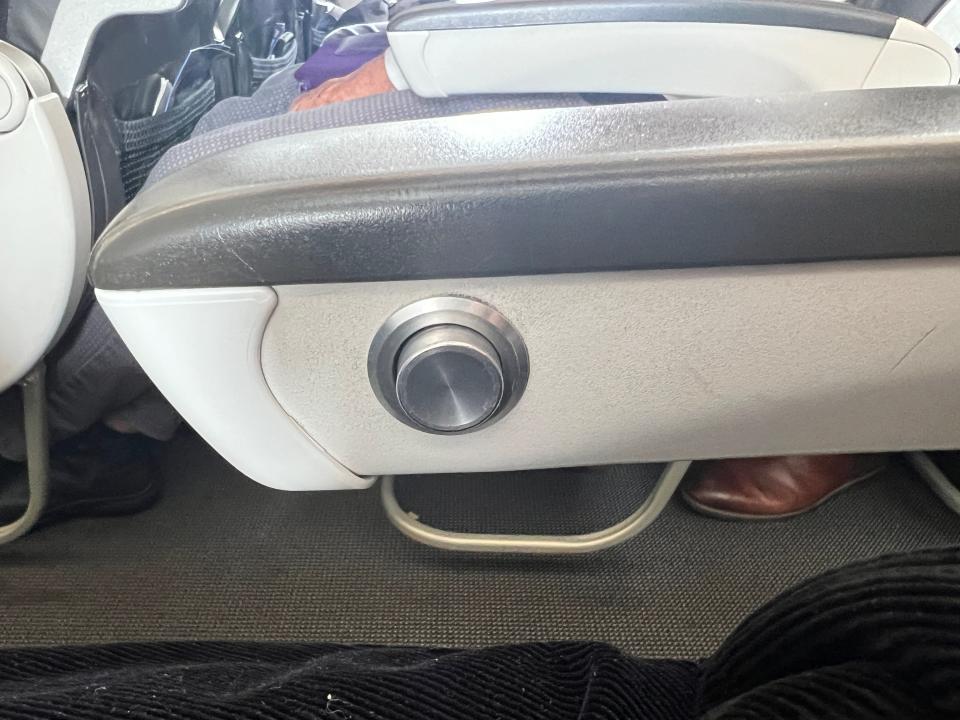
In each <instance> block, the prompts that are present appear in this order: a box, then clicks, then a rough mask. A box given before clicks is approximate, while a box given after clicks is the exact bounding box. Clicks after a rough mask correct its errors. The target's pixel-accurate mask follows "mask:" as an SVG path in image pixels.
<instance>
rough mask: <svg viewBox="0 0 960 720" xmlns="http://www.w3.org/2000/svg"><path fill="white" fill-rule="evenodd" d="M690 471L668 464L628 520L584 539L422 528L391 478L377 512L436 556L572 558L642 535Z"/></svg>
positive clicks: (686, 464)
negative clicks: (402, 502) (436, 552)
mask: <svg viewBox="0 0 960 720" xmlns="http://www.w3.org/2000/svg"><path fill="white" fill-rule="evenodd" d="M689 468H690V461H688V460H682V461H678V462H673V463H670V464H669V465H667V466H666V468H664V470H663V473H662V474H661V475H660V479H659V480H657V484H656V485H655V486H654V488H653V490H652V491H651V492H650V494H649V495H648V496H647V498H646V500H644V501H643V504H642V505H641V506H640V508H639V509H638V510H637V511H636V512H635V513H633V514H632V515H631V516H630V517H628V518H626V519H625V520H622V521H620V522H618V523H617V524H616V525H612V526H611V527H608V528H606V529H604V530H599V531H597V532H592V533H586V534H584V535H493V534H489V535H487V534H479V533H458V532H449V531H447V530H440V529H438V528H435V527H432V526H430V525H426V524H424V523H422V522H420V521H419V520H417V519H416V518H414V517H413V516H412V515H411V514H410V513H408V512H407V511H406V510H404V509H403V508H402V507H400V503H399V502H398V501H397V496H396V493H395V492H394V478H393V477H392V476H389V475H388V476H385V477H384V478H383V480H382V481H381V483H380V498H381V500H382V501H383V509H384V510H385V511H386V513H387V517H388V518H389V519H390V522H392V523H393V524H394V526H395V527H396V528H397V529H398V530H399V531H400V532H402V533H403V534H404V535H406V536H407V537H408V538H410V539H411V540H416V541H417V542H419V543H423V544H424V545H430V546H432V547H435V548H440V549H441V550H455V551H458V552H475V553H523V554H530V555H575V554H580V553H591V552H597V551H598V550H606V549H607V548H611V547H614V546H615V545H619V544H620V543H623V542H626V541H627V540H629V539H630V538H632V537H634V536H635V535H637V534H638V533H639V532H641V531H642V530H644V529H646V528H647V527H648V526H649V525H650V523H652V522H653V521H654V520H656V519H657V517H658V516H659V515H660V513H661V512H662V511H663V509H664V508H665V507H666V506H667V503H668V502H669V501H670V498H671V497H672V496H673V493H674V491H675V490H676V489H677V487H679V485H680V482H681V481H682V480H683V477H684V475H686V473H687V470H688V469H689Z"/></svg>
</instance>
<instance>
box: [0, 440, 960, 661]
mask: <svg viewBox="0 0 960 720" xmlns="http://www.w3.org/2000/svg"><path fill="white" fill-rule="evenodd" d="M657 472H658V468H657V467H652V466H635V467H617V468H607V469H592V470H567V471H544V472H535V473H516V474H505V475H499V476H486V477H482V478H476V477H472V478H471V477H466V478H465V477H437V478H413V479H405V480H403V481H402V482H401V483H400V486H399V491H398V494H399V495H400V497H401V500H402V502H403V504H404V506H405V507H406V508H407V509H409V510H412V511H415V512H417V513H418V514H419V515H420V516H421V517H422V518H424V519H426V520H428V521H432V522H434V523H438V524H442V525H444V526H445V527H449V528H451V529H468V528H472V529H485V530H488V531H489V530H501V531H502V530H510V529H522V530H525V531H527V532H537V531H541V532H546V531H564V532H578V531H580V532H582V531H585V530H590V529H597V528H598V527H600V526H601V525H602V524H604V523H610V522H613V521H615V520H617V519H619V517H622V516H624V515H626V514H628V513H629V512H630V511H631V510H632V509H633V508H634V506H635V505H636V504H637V503H638V501H639V499H640V498H641V497H642V496H643V494H644V493H645V492H646V491H647V489H649V487H650V484H651V482H652V481H653V479H654V478H655V476H656V474H657ZM164 473H165V475H166V476H167V478H168V486H167V490H166V495H165V497H164V498H163V500H162V501H161V502H160V504H158V505H157V506H156V507H154V508H153V509H151V510H149V511H147V512H145V513H143V514H141V515H138V516H134V517H124V518H109V519H99V520H77V521H73V522H70V523H67V524H64V525H61V526H59V527H54V528H50V529H48V530H45V531H43V532H40V533H37V534H35V535H32V536H30V537H28V538H26V539H24V540H22V541H20V542H18V543H16V544H14V545H12V546H9V547H5V548H0V617H2V618H3V622H2V623H0V645H4V646H11V645H38V644H41V645H42V644H53V643H70V644H76V643H91V642H114V641H138V640H172V639H197V640H205V639H226V640H308V641H335V642H344V643H402V644H417V645H451V646H477V645H487V644H497V643H512V642H521V641H530V640H543V639H590V640H602V641H608V642H611V643H613V644H615V645H618V646H620V647H621V648H623V649H625V650H627V651H630V652H633V653H637V654H641V655H647V656H680V657H696V656H701V655H704V654H707V653H709V652H710V651H711V650H712V649H713V648H715V647H716V646H717V644H718V643H719V642H720V641H721V640H722V639H723V638H724V637H725V636H726V635H727V633H729V632H730V630H732V629H733V627H734V626H735V625H736V624H737V623H738V622H739V621H740V620H741V619H743V618H744V617H745V616H746V615H747V614H748V613H750V612H751V611H752V610H753V609H754V608H756V607H758V606H759V605H761V604H762V603H764V602H765V601H767V600H769V599H770V598H772V597H773V596H774V595H776V594H777V593H778V592H780V591H782V590H784V589H786V588H789V587H790V586H791V585H793V584H795V583H797V582H798V581H800V580H802V579H804V578H807V577H809V576H811V575H814V574H816V573H819V572H821V571H823V570H826V569H829V568H833V567H836V566H838V565H841V564H843V563H846V562H849V561H852V560H857V559H860V558H867V557H873V556H876V555H880V554H883V553H888V552H893V551H898V550H909V549H915V548H921V547H933V546H942V545H950V544H960V517H957V516H955V515H952V514H951V513H949V512H948V511H947V510H946V509H945V508H943V507H942V506H941V505H940V503H939V502H938V501H937V500H936V499H935V498H934V497H933V496H932V494H931V493H930V491H929V490H928V489H927V488H926V486H925V485H923V484H922V483H921V482H920V481H919V480H918V479H917V478H916V477H914V476H913V474H912V473H911V471H909V470H907V469H906V468H905V467H904V466H902V465H896V464H895V465H894V466H892V468H891V469H890V470H889V471H888V472H886V473H885V474H884V475H883V476H881V477H878V478H876V479H874V480H872V481H869V482H866V483H863V484H861V485H859V486H857V487H854V488H853V489H851V490H849V491H847V492H846V493H844V494H842V495H840V496H838V497H837V498H836V499H835V500H833V501H831V502H830V503H828V504H826V505H824V506H823V507H821V508H820V509H818V510H817V511H815V512H813V513H811V514H809V515H806V516H803V517H800V518H796V519H794V520H790V521H784V522H777V523H766V524H735V523H727V522H721V521H717V520H710V519H706V518H701V517H699V516H697V515H694V514H693V513H691V512H690V511H689V510H687V509H686V508H685V507H684V506H683V505H682V504H681V503H680V502H679V501H677V500H674V502H673V504H672V505H671V506H670V507H669V508H668V509H667V510H666V511H665V513H664V514H663V516H661V518H660V519H659V520H658V521H657V522H656V523H655V524H654V525H653V526H651V527H650V528H649V529H648V530H647V531H646V532H644V533H643V534H642V535H641V536H639V537H638V538H636V539H635V540H633V541H631V542H630V543H629V544H627V545H624V546H621V547H619V548H616V549H613V550H610V551H607V552H604V553H602V554H599V555H594V556H584V557H576V558H536V559H524V558H504V557H464V556H456V555H450V554H444V553H442V552H440V551H435V550H432V549H429V548H426V547H421V546H418V545H415V544H413V543H411V542H410V541H408V540H407V539H405V538H404V537H402V536H401V535H399V534H398V533H397V532H396V531H395V530H394V529H393V528H392V527H391V526H390V525H389V523H388V522H387V521H386V519H385V518H384V517H383V515H382V512H381V510H380V505H379V496H378V493H377V492H376V491H375V490H374V491H365V492H357V493H326V494H324V493H318V494H287V493H281V492H276V491H272V490H269V489H267V488H264V487H261V486H259V485H256V484H254V483H253V482H251V481H249V480H247V479H245V478H244V477H242V476H241V475H240V474H239V473H237V472H236V471H234V470H233V469H232V468H230V467H229V466H228V465H227V464H226V463H225V462H223V461H222V460H221V459H220V458H219V457H218V456H217V455H216V454H214V453H213V452H212V451H211V450H210V449H209V448H208V447H207V446H206V445H204V444H203V442H202V441H200V440H199V439H198V438H197V437H196V436H194V435H191V434H184V435H183V436H181V437H179V438H178V439H177V440H175V441H174V443H172V444H171V446H170V447H169V449H168V452H167V454H166V457H165V460H164ZM480 490H482V492H479V491H480Z"/></svg>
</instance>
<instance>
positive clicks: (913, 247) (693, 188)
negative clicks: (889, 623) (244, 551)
mask: <svg viewBox="0 0 960 720" xmlns="http://www.w3.org/2000/svg"><path fill="white" fill-rule="evenodd" d="M387 34H388V38H389V45H390V48H389V50H388V52H387V57H386V59H387V68H388V71H389V74H390V77H391V80H392V81H393V84H394V85H395V86H396V87H398V88H399V89H400V92H398V93H395V94H391V95H384V96H376V97H374V98H368V99H365V100H361V101H355V102H352V103H345V104H344V106H342V107H332V108H321V109H318V110H313V111H308V112H304V113H297V114H285V115H278V116H271V117H266V118H260V119H252V120H247V121H245V122H240V123H239V124H236V125H225V126H224V127H214V126H217V125H218V123H217V122H211V123H210V126H211V127H210V128H208V131H207V132H203V133H200V134H197V135H195V137H194V138H193V139H191V140H189V141H187V142H185V143H184V144H183V145H181V146H179V147H178V148H175V149H174V150H172V151H171V152H170V153H168V154H167V156H165V158H164V159H163V160H162V161H161V163H160V165H159V166H158V168H157V170H156V171H155V173H154V176H153V177H152V178H151V180H150V181H148V183H147V186H146V187H145V188H144V190H143V191H142V192H141V193H140V194H139V195H138V196H137V197H136V198H135V199H134V201H133V202H132V203H131V204H130V205H129V206H128V207H127V208H126V209H125V210H124V211H123V212H122V213H121V214H120V215H119V216H118V217H117V218H116V219H115V220H114V222H113V223H112V224H111V225H110V227H109V228H108V229H107V230H106V231H105V233H104V234H103V236H102V237H101V239H100V241H99V242H98V244H97V246H96V249H95V251H94V254H93V259H92V263H91V269H90V276H91V278H92V281H93V284H94V285H95V287H96V289H97V297H98V299H99V301H100V303H101V304H102V305H103V307H104V309H105V311H106V312H107V314H108V316H109V317H110V318H111V320H112V322H113V323H114V325H115V327H116V328H117V330H118V332H119V333H120V334H121V336H122V337H123V338H124V340H125V342H126V343H127V345H128V346H129V347H130V349H131V351H132V352H133V353H134V355H135V356H136V357H137V359H138V361H139V362H140V363H141V364H142V366H143V367H144V369H145V370H146V372H147V373H148V374H149V375H150V377H151V378H152V379H153V380H154V382H155V383H156V384H157V386H158V387H159V388H160V390H161V391H162V392H163V393H164V394H165V395H166V396H167V398H168V399H169V400H170V401H171V403H172V404H173V405H174V406H175V407H176V408H177V410H178V411H179V412H180V413H181V414H182V415H183V416H184V417H185V418H186V419H187V421H188V422H190V424H191V425H192V426H193V427H194V428H195V429H196V430H197V431H198V432H199V433H200V434H201V435H203V436H204V437H205V439H206V440H207V441H208V442H209V443H210V444H211V445H212V446H213V447H214V448H215V449H216V450H218V451H219V452H220V453H221V454H222V455H223V456H224V457H225V458H226V459H227V460H229V461H230V462H231V463H232V464H234V465H235V466H236V467H237V468H238V469H240V470H241V471H242V472H244V473H245V474H247V475H248V476H249V477H251V478H253V479H254V480H257V481H258V482H261V483H263V484H266V485H269V486H271V487H275V488H281V489H287V490H333V489H347V488H361V487H366V486H368V485H370V484H371V483H372V482H373V480H374V478H376V477H377V476H385V478H386V480H385V482H384V483H383V484H382V488H383V497H384V503H385V506H386V508H387V511H388V514H389V515H390V518H391V520H392V521H394V523H395V524H397V525H398V527H400V529H401V530H403V531H404V532H405V533H407V534H408V535H410V536H411V537H415V538H416V539H418V540H421V541H424V542H428V543H431V544H434V545H437V546H440V547H447V548H452V549H467V550H477V551H498V552H585V551H588V550H596V549H599V548H601V547H608V546H610V545H611V544H615V543H617V542H621V541H623V540H624V539H625V538H627V537H630V536H631V535H632V534H634V533H635V532H638V531H639V530H641V529H643V528H644V527H646V526H647V525H648V524H649V523H650V522H651V521H652V520H653V519H654V518H655V517H656V515H657V513H658V512H659V511H660V510H661V509H662V507H663V506H664V505H665V503H666V501H667V500H668V499H669V497H670V495H671V494H672V492H673V490H674V489H675V488H676V486H677V485H678V483H679V482H680V480H681V479H682V477H683V474H684V471H685V470H686V468H687V466H688V465H689V461H691V460H695V459H701V458H718V457H735V456H759V455H772V454H787V453H826V452H861V451H895V450H910V449H918V448H928V449H933V448H948V447H956V446H958V445H960V426H958V425H957V423H956V422H955V418H956V417H957V413H958V411H960V392H954V391H953V390H951V388H955V387H957V383H956V382H955V381H956V377H957V365H956V361H955V348H956V346H957V342H958V341H960V325H957V324H956V323H955V322H954V321H953V319H952V318H953V316H954V314H955V313H954V308H955V307H956V306H957V302H958V301H960V296H958V293H960V290H958V288H960V283H958V282H957V280H958V279H960V261H958V260H957V257H956V256H957V255H958V253H960V241H958V239H957V236H956V233H955V231H954V222H953V215H954V213H953V212H952V207H953V201H954V198H953V195H954V192H953V188H954V187H955V186H956V183H957V182H958V181H960V170H957V168H958V167H960V163H956V162H952V161H951V159H950V158H953V156H955V155H960V90H958V89H957V88H956V87H955V86H956V83H957V79H958V62H957V56H956V53H955V52H954V50H953V47H952V46H951V45H950V44H949V43H947V42H945V41H944V40H942V39H941V38H940V37H939V36H937V35H936V34H935V33H933V32H931V31H930V30H929V29H927V28H925V27H924V26H922V25H920V24H918V23H914V22H911V21H909V20H906V19H904V18H898V17H896V16H892V15H889V14H885V13H880V12H875V11H870V10H865V9H862V8H857V7H853V6H849V5H846V4H842V3H835V2H817V1H815V0H810V1H809V2H781V1H780V0H730V1H729V2H724V3H717V4H704V3H702V2H692V1H690V2H687V1H686V0H677V1H676V2H672V3H649V2H645V1H644V0H610V1H606V0H605V1H602V2H581V1H580V0H552V1H551V0H545V1H544V2H536V1H534V2H523V1H519V0H494V1H493V2H486V3H456V2H441V3H429V4H422V5H419V6H414V7H412V8H408V9H405V10H404V11H403V12H401V13H398V14H396V15H395V16H392V17H391V21H390V25H389V27H388V30H387ZM589 93H614V94H656V95H662V96H665V97H667V98H670V100H669V101H666V102H646V103H632V102H628V103H621V104H614V105H591V104H587V103H580V102H578V101H576V100H574V101H571V102H569V103H568V106H567V107H555V106H545V105H546V104H545V103H543V101H542V100H540V101H536V100H535V101H534V102H539V103H540V104H539V105H537V106H536V107H532V108H529V109H508V107H509V104H508V103H509V102H510V101H512V102H517V101H518V98H519V97H521V96H530V95H532V96H533V97H535V98H542V97H544V96H545V95H546V96H554V97H553V98H551V100H553V101H554V102H553V103H552V105H556V104H557V103H556V97H557V96H560V97H562V98H567V99H569V98H571V97H574V98H576V97H577V96H580V95H581V94H589ZM496 96H502V97H501V98H500V99H496ZM470 102H472V103H475V105H474V106H473V107H468V104H469V103H470ZM458 103H460V105H459V106H458ZM483 103H489V105H483ZM504 103H507V104H504ZM560 104H562V101H561V103H560ZM570 105H572V106H570ZM441 108H442V109H441ZM458 108H459V109H458ZM477 110H484V111H483V112H475V111H477ZM214 112H216V111H214ZM378 113H380V114H378ZM254 114H256V113H254ZM358 116H359V117H358ZM367 120H371V121H372V122H367ZM957 159H960V158H957ZM655 461H667V462H669V463H670V464H669V465H668V467H667V470H666V471H665V472H664V475H663V476H662V478H661V481H660V483H659V485H658V487H657V489H656V490H655V491H654V492H653V493H652V495H651V497H650V498H649V499H648V501H647V502H646V503H645V504H644V506H643V507H642V508H640V509H639V510H638V511H637V513H635V514H634V515H633V516H631V517H630V518H628V519H627V521H624V523H621V524H619V525H618V526H615V527H614V528H611V529H610V530H609V531H604V532H602V533H599V534H594V535H592V536H589V537H586V536H585V537H575V538H564V537H549V536H547V537H535V538H522V537H521V538H515V537H509V536H507V537H503V536H462V535H456V534H451V533H443V532H440V531H436V530H433V529H431V528H428V527H426V526H424V525H423V524H421V523H419V522H418V521H417V520H416V519H414V518H410V517H409V516H408V515H407V514H406V513H404V512H403V510H402V508H400V507H399V505H397V503H396V498H395V497H394V496H393V494H392V483H391V482H390V481H389V478H390V477H391V476H393V475H396V474H407V473H438V472H484V471H499V470H508V469H530V468H548V467H560V466H572V465H591V464H611V463H627V462H655Z"/></svg>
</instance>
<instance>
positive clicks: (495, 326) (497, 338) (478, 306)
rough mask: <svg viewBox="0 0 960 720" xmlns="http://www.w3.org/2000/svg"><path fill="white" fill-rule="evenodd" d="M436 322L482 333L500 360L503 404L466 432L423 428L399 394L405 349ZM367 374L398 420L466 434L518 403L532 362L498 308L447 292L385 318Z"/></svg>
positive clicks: (436, 324) (524, 346)
mask: <svg viewBox="0 0 960 720" xmlns="http://www.w3.org/2000/svg"><path fill="white" fill-rule="evenodd" d="M438 325H455V326H456V325H459V326H461V327H465V328H468V329H470V330H473V331H475V332H477V333H479V334H480V335H482V336H483V337H484V338H485V339H486V340H487V342H489V343H490V344H491V345H493V347H494V349H495V350H496V351H497V355H498V356H499V358H500V369H501V372H502V374H503V398H502V400H501V401H500V406H499V407H498V408H497V410H496V411H495V412H494V413H493V414H492V415H491V416H490V417H489V418H488V419H487V420H485V421H484V422H481V423H479V424H478V425H474V426H473V427H470V428H467V429H465V430H457V431H452V432H445V431H440V430H433V429H430V428H428V427H424V426H423V425H421V424H419V423H418V422H416V421H415V420H413V419H411V418H410V417H409V416H408V415H407V413H406V412H405V411H404V409H403V406H402V405H401V404H400V400H399V398H398V397H397V391H396V372H397V360H398V358H399V355H400V352H401V349H402V348H403V346H404V344H405V343H406V342H407V341H408V340H409V339H410V338H412V337H413V336H414V335H416V334H417V333H418V332H420V331H421V330H426V329H427V328H431V327H435V326H438ZM367 374H368V376H369V378H370V384H371V386H372V387H373V391H374V393H375V394H376V396H377V399H378V400H379V401H380V403H381V404H382V405H383V406H384V407H385V408H386V409H387V410H388V411H389V413H390V414H391V415H393V416H394V417H395V418H397V420H399V421H400V422H402V423H404V424H405V425H408V426H410V427H412V428H416V429H417V430H420V431H421V432H425V433H430V434H432V435H463V434H466V433H471V432H476V431H478V430H481V429H483V428H486V427H489V426H490V425H491V424H493V423H495V422H496V421H497V420H499V419H500V418H502V417H503V416H504V415H506V414H507V413H508V412H509V411H510V410H511V409H512V408H513V407H514V406H515V405H516V404H517V402H518V401H519V400H520V397H521V395H523V391H524V389H525V388H526V386H527V379H528V377H529V376H530V361H529V357H528V355H527V347H526V345H525V344H524V342H523V338H522V337H520V333H518V332H517V330H516V329H515V328H514V327H513V325H511V324H510V322H509V321H508V320H507V319H506V318H505V317H504V316H503V315H502V314H501V313H500V312H498V311H497V310H495V309H494V308H492V307H490V306H489V305H487V304H485V303H482V302H480V301H479V300H474V299H472V298H465V297H457V296H444V297H433V298H426V299H424V300H418V301H417V302H414V303H411V304H410V305H407V306H405V307H403V308H401V309H399V310H397V311H396V312H395V313H394V314H393V315H391V316H390V317H389V318H387V321H386V322H385V323H384V324H383V326H382V327H381V328H380V330H379V331H377V334H376V335H375V336H374V338H373V343H372V344H371V346H370V352H369V353H368V355H367Z"/></svg>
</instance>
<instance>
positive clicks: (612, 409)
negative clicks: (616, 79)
mask: <svg viewBox="0 0 960 720" xmlns="http://www.w3.org/2000/svg"><path fill="white" fill-rule="evenodd" d="M277 294H278V296H279V304H278V307H277V311H276V313H275V314H274V316H273V318H272V320H271V322H270V324H269V326H268V327H267V331H266V336H265V338H264V342H263V366H264V374H265V376H266V379H267V382H268V384H269V385H270V387H271V389H272V390H273V392H274V394H275V395H276V397H277V398H278V400H279V402H280V403H281V404H282V405H283V407H284V408H285V409H286V411H287V412H288V413H289V414H290V415H291V416H292V417H294V418H296V420H297V422H298V424H299V425H300V426H302V427H303V428H304V429H305V430H306V431H307V432H308V433H310V434H311V435H312V436H313V437H315V438H316V439H317V441H318V442H319V443H321V444H322V445H323V446H324V448H326V449H327V451H328V452H330V453H331V454H332V455H333V456H334V457H336V458H337V459H338V460H339V461H340V462H342V463H344V464H345V465H346V466H347V467H350V468H351V469H352V470H354V471H355V472H357V473H360V474H405V473H418V472H424V473H434V472H473V471H494V470H503V469H516V468H538V467H575V466H579V465H599V464H608V463H621V462H636V461H643V462H648V461H661V460H670V459H676V458H688V459H704V458H712V457H727V456H757V455H777V454H790V453H818V452H855V451H868V450H869V451H874V450H876V451H881V450H887V451H896V450H907V449H915V448H918V447H931V448H934V449H943V448H953V447H960V424H958V423H957V417H960V382H958V380H960V367H958V364H957V347H960V322H958V320H957V308H958V307H960V259H957V258H951V259H940V260H906V261H883V262H865V263H823V264H810V265H794V266H779V267H754V268H715V269H709V270H704V269H695V270H670V271H654V272H628V273H598V274H576V275H550V276H537V277H516V278H499V279H497V278H476V279H467V280H463V279H460V280H457V279H450V280H429V281H422V282H394V283H362V284H361V283H354V284H343V285H318V286H301V287H280V288H277ZM444 294H462V295H468V296H471V297H476V298H478V299H480V300H483V301H485V302H487V303H489V304H490V305H492V306H493V307H495V308H497V310H499V311H500V312H502V313H504V315H506V316H508V317H509V318H510V319H511V322H513V323H514V325H515V326H516V328H517V331H518V332H519V333H520V334H521V335H522V336H523V338H524V341H525V342H526V344H527V348H528V350H529V355H530V379H529V382H528V385H527V388H526V392H525V393H524V396H523V398H521V400H520V402H519V403H518V404H517V406H516V407H515V408H514V409H513V410H512V411H511V412H510V414H509V415H506V416H505V417H504V418H503V419H502V420H500V421H499V422H497V423H496V424H494V425H491V426H490V427H488V428H484V429H481V430H479V431H478V432H475V433H472V434H468V435H459V436H455V437H444V436H437V435H427V434H425V433H422V432H418V431H416V430H414V429H412V428H409V427H407V426H406V425H404V424H402V423H401V422H400V421H398V420H397V419H396V418H394V417H393V416H391V415H390V414H389V413H388V412H387V411H386V410H385V409H384V408H383V406H382V405H381V404H380V402H379V401H378V400H377V398H376V397H375V395H374V393H373V392H372V390H371V389H370V384H369V381H368V378H367V372H366V368H365V367H364V365H363V359H364V357H365V356H366V353H367V349H368V347H369V343H370V338H371V337H372V336H373V335H374V333H375V332H376V331H377V328H378V327H379V326H380V324H381V323H382V322H383V320H384V319H385V318H386V317H388V316H389V315H390V314H391V313H392V312H393V311H394V310H395V309H396V308H397V307H398V306H402V305H403V304H405V303H407V302H410V301H413V300H416V299H420V298H424V297H431V296H433V295H444ZM157 342H168V343H169V342H170V339H159V338H158V339H157Z"/></svg>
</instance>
